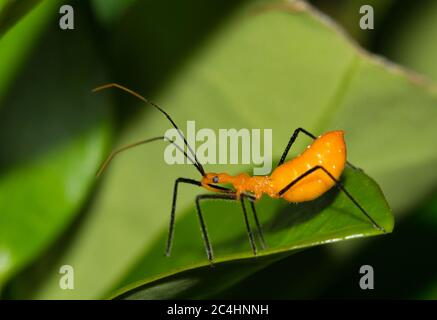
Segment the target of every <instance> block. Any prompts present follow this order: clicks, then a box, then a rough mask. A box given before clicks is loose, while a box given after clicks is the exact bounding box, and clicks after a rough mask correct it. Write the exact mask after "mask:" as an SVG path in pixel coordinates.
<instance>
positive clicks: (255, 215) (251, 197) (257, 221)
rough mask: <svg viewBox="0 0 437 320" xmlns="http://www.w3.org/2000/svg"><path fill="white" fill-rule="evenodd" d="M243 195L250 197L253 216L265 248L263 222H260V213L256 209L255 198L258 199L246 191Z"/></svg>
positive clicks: (262, 245)
mask: <svg viewBox="0 0 437 320" xmlns="http://www.w3.org/2000/svg"><path fill="white" fill-rule="evenodd" d="M243 196H244V197H247V199H249V202H250V206H251V207H252V213H253V218H254V220H255V224H256V228H257V230H258V235H259V238H260V241H261V247H262V248H263V249H265V248H266V247H267V246H266V242H265V241H264V234H263V231H262V228H261V224H260V223H259V220H258V215H257V213H256V209H255V200H256V199H255V197H253V196H252V195H250V194H246V193H243V194H242V197H243Z"/></svg>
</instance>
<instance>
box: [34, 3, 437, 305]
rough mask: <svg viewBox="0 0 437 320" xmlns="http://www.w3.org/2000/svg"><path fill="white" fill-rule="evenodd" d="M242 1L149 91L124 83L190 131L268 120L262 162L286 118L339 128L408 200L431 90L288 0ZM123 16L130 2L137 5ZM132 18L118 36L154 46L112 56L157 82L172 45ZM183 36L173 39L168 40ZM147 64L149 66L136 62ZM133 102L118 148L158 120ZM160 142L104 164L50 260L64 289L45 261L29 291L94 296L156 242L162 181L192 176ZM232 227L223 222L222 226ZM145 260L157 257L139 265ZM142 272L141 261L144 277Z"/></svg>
mask: <svg viewBox="0 0 437 320" xmlns="http://www.w3.org/2000/svg"><path fill="white" fill-rule="evenodd" d="M250 8H251V9H247V8H245V9H242V10H239V11H238V12H236V13H234V14H233V15H232V16H231V17H229V18H228V19H227V20H223V23H222V25H221V26H220V27H219V28H217V29H215V30H214V32H212V33H211V34H210V35H209V37H208V38H207V39H205V40H204V41H203V42H202V43H201V45H198V47H197V50H195V51H193V52H192V55H191V56H189V58H187V60H186V61H184V63H183V64H181V65H180V66H178V68H175V70H173V73H172V74H171V77H169V78H167V81H166V82H165V85H162V86H161V87H160V90H159V91H158V92H157V93H155V94H154V95H151V94H150V91H149V90H145V89H144V88H143V89H141V88H140V87H139V86H140V85H141V84H142V83H140V82H139V81H138V82H134V83H133V85H131V87H132V89H136V90H138V91H140V92H141V93H142V94H144V95H146V96H148V97H150V98H152V99H153V100H154V101H157V102H159V104H160V105H162V106H164V107H165V109H166V110H167V111H168V112H169V113H170V114H171V115H172V116H173V117H174V119H175V120H176V121H177V122H178V123H179V124H180V126H181V129H182V130H184V131H186V128H185V123H184V121H186V120H196V128H198V129H200V128H211V129H213V130H215V131H216V132H217V130H218V129H219V128H249V129H252V128H272V129H273V154H272V157H273V159H278V158H279V157H280V155H281V153H282V151H283V149H284V147H285V145H286V143H287V142H288V140H289V138H290V136H291V134H292V132H293V130H294V129H295V128H297V127H305V128H306V129H308V130H309V131H312V132H314V133H315V134H320V133H322V132H324V131H327V130H330V129H339V128H342V129H345V130H346V141H347V145H348V157H349V160H350V161H351V162H352V163H354V164H355V165H357V166H359V167H361V168H364V169H365V171H366V173H368V174H369V175H370V176H372V177H373V178H375V180H376V181H377V182H378V184H380V185H381V186H382V189H383V190H384V194H385V195H386V196H387V198H388V202H389V203H390V205H391V206H392V207H394V208H395V209H396V210H398V211H400V210H404V208H406V207H407V206H410V205H412V204H414V203H416V202H417V201H418V200H419V199H420V198H421V197H422V196H423V195H424V193H426V192H427V190H428V189H429V188H430V187H431V186H433V185H434V184H435V181H436V180H437V172H436V171H435V170H434V171H430V170H429V169H430V168H432V167H434V166H435V163H436V162H437V160H436V159H437V150H435V149H434V148H430V147H429V146H430V145H431V143H432V141H431V137H434V136H436V135H437V127H436V126H435V125H434V123H435V122H436V121H437V108H435V105H436V103H437V96H436V91H435V88H434V87H433V86H432V85H430V84H428V83H422V82H418V81H415V79H413V78H411V77H410V75H409V74H408V73H406V72H405V71H404V70H402V69H401V68H399V67H397V66H391V65H387V64H385V63H383V62H382V61H381V60H379V59H377V58H374V57H372V56H370V55H368V54H366V53H364V52H363V51H362V50H360V49H358V48H357V47H356V46H354V45H353V44H351V42H350V41H349V39H347V38H345V37H344V36H342V35H341V34H340V33H339V32H338V29H337V28H336V27H333V26H332V25H331V24H327V23H326V21H325V20H322V19H320V17H319V15H318V14H317V13H315V12H314V11H312V10H311V9H309V8H307V7H306V6H304V5H302V3H300V2H299V3H294V4H286V5H282V6H281V5H279V6H273V7H270V9H269V10H260V7H259V6H255V7H250ZM135 14H142V11H141V10H139V9H137V10H136V11H135ZM133 20H135V19H133ZM135 21H136V22H137V23H138V20H135ZM144 23H146V22H144ZM161 25H162V24H161ZM135 26H136V28H134V29H132V33H129V35H130V36H134V35H136V38H140V39H142V42H143V43H145V44H148V45H150V44H152V46H151V48H155V49H156V48H160V49H161V50H162V52H161V51H159V50H157V49H156V50H149V52H150V55H149V56H148V59H146V58H141V57H140V56H139V58H138V59H137V60H136V59H132V58H131V59H128V60H126V59H122V58H120V61H119V63H120V65H122V66H124V65H125V64H126V63H125V61H130V62H132V65H133V67H132V68H133V69H134V71H135V72H134V73H132V74H131V77H130V78H132V76H135V77H137V78H139V77H141V76H142V77H148V78H149V79H150V80H149V83H152V82H154V80H155V79H156V78H159V79H162V77H161V74H159V66H163V68H165V66H167V64H171V63H172V62H173V60H171V59H167V60H168V61H167V60H165V59H163V58H162V57H163V56H165V55H169V53H173V52H177V48H173V47H171V48H172V50H168V49H166V48H167V47H166V46H162V47H157V46H154V45H153V44H155V43H154V41H156V37H155V33H153V35H152V34H150V33H148V32H146V31H149V30H150V29H147V28H138V27H137V25H136V24H135ZM178 26H179V28H180V29H183V28H182V27H181V25H178ZM177 30H178V29H176V31H177ZM184 30H185V29H184ZM123 31H125V30H123ZM135 32H136V33H135ZM167 32H169V31H168V30H167ZM170 33H171V32H170ZM182 34H183V33H182ZM126 38H127V37H126V36H125V34H122V35H121V36H120V35H119V36H118V37H116V39H117V40H118V41H121V43H123V44H125V46H122V45H119V43H117V42H114V46H117V47H118V48H123V51H125V52H129V53H130V52H134V53H136V54H138V52H136V51H135V50H136V48H137V43H134V44H132V47H128V45H126V42H125V41H127V40H126ZM166 39H167V41H169V40H168V39H170V38H166ZM184 39H185V38H184V37H180V38H178V39H177V40H178V42H177V43H182V42H184ZM149 40H150V41H149ZM169 43H170V41H169ZM166 44H168V43H166ZM128 48H131V50H128ZM154 58H156V60H153V59H154ZM145 61H146V62H147V63H146V62H145ZM154 64H155V67H154V69H148V68H146V67H150V66H153V65H154ZM126 77H127V76H126ZM162 83H163V82H162ZM125 84H126V85H129V83H125ZM131 84H132V83H131ZM153 85H154V83H153V84H150V86H151V87H153ZM149 88H150V87H149ZM155 88H156V87H155ZM130 101H135V100H130ZM138 108H139V109H138V110H139V111H138V112H137V113H135V118H134V120H133V121H132V122H131V123H130V125H128V126H127V128H126V130H125V131H124V132H123V134H122V135H121V137H120V140H119V142H118V144H119V145H123V144H125V143H129V142H133V141H137V140H140V139H143V138H146V137H153V136H157V135H160V134H162V133H164V132H165V130H166V129H167V128H169V124H168V122H166V120H165V119H164V118H163V117H162V115H161V114H159V113H157V112H155V110H153V109H151V108H149V107H143V105H142V104H140V103H138ZM141 108H143V109H141ZM309 142H310V141H309V139H306V138H299V139H298V142H297V144H296V146H294V147H293V150H292V152H294V153H297V152H300V151H301V150H302V149H303V147H304V145H305V144H308V143H309ZM163 149H164V146H163V145H162V144H159V143H157V144H153V145H152V144H151V145H147V146H145V147H144V148H139V149H137V150H135V151H133V150H132V151H131V152H129V153H126V154H123V156H120V157H119V159H116V161H114V163H112V164H111V167H110V168H109V171H108V172H107V174H106V176H105V177H104V179H103V182H102V188H101V189H100V190H99V194H98V195H97V198H96V200H95V201H94V202H93V203H92V204H91V205H90V208H89V210H90V213H91V214H90V215H89V216H88V217H87V219H86V220H85V221H84V222H83V225H82V228H81V230H80V231H78V232H77V233H76V234H75V235H74V237H73V238H72V239H71V242H70V243H69V247H68V249H66V250H64V252H63V254H62V255H61V256H60V257H59V259H62V260H63V261H69V263H70V264H71V265H74V267H75V270H76V273H75V276H76V289H75V290H72V291H68V292H67V291H66V290H60V289H59V286H58V280H59V279H58V273H57V270H56V266H55V265H53V266H52V268H51V269H47V271H46V272H47V274H48V276H47V279H46V281H45V282H44V283H42V284H41V286H39V287H37V288H35V291H34V293H33V295H32V297H35V298H53V297H56V298H95V297H101V296H103V295H104V294H105V293H107V292H108V291H109V290H111V289H112V288H113V286H114V285H116V284H117V283H119V282H121V281H122V279H123V278H124V275H126V273H127V272H128V271H129V270H130V269H131V267H132V264H134V263H135V261H138V260H140V259H141V257H142V255H143V254H144V253H146V252H149V251H150V250H152V249H153V250H158V249H154V248H155V244H156V241H157V239H158V238H159V237H162V234H163V230H165V229H166V228H167V224H168V219H169V212H170V204H171V197H172V194H171V192H172V190H173V184H174V180H175V179H176V178H177V177H193V178H196V177H198V176H197V172H196V171H195V170H194V169H193V167H192V166H189V165H179V166H169V165H167V164H165V163H164V162H163V160H162V152H163ZM206 169H207V170H210V171H226V172H230V173H237V172H240V171H244V170H247V167H246V166H243V165H208V166H206ZM411 172H414V175H412V174H411ZM198 192H199V190H197V189H194V188H190V187H189V186H187V187H185V188H183V189H182V191H181V194H180V198H179V199H178V201H179V202H178V213H177V219H185V218H184V216H183V215H182V214H181V212H190V211H192V209H190V208H193V200H194V195H195V194H197V193H198ZM272 208H273V205H272ZM260 212H261V211H260ZM187 214H188V213H187ZM225 216H226V217H227V216H228V215H227V214H226V215H225V214H223V215H222V218H223V219H225ZM230 216H231V218H232V214H231V215H230ZM240 217H241V216H240ZM231 218H226V219H231ZM186 219H189V218H186ZM194 227H196V228H197V224H194ZM194 227H193V228H194ZM239 227H241V225H235V226H234V225H233V224H232V225H229V226H228V225H226V228H230V229H232V228H239ZM196 234H198V233H196ZM191 236H192V235H191V234H185V235H182V236H181V235H179V236H178V235H176V237H178V239H179V240H177V242H178V243H179V245H181V246H183V245H184V243H185V241H187V242H188V243H189V239H187V238H190V237H191ZM212 236H214V234H212ZM197 238H198V236H197ZM284 241H285V240H284ZM181 242H182V243H181ZM196 243H198V244H197V245H198V249H199V250H197V251H196V252H201V250H202V249H201V245H202V244H201V243H200V242H196ZM176 245H178V244H176ZM246 245H247V243H246ZM161 249H162V247H161ZM217 250H220V249H219V248H217ZM161 252H162V250H161ZM179 252H180V251H179ZM183 253H184V254H187V252H186V251H183ZM175 254H176V247H175ZM179 254H181V253H179ZM188 257H189V255H188ZM190 263H191V262H190ZM148 268H151V269H153V268H160V265H155V264H154V263H153V262H151V264H150V266H148ZM147 272H148V269H147V270H144V274H147Z"/></svg>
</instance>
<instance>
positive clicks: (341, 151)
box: [202, 131, 346, 202]
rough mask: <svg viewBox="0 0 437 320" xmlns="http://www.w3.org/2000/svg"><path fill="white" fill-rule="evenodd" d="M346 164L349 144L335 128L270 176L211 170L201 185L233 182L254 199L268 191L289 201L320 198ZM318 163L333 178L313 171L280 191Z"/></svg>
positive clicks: (332, 184)
mask: <svg viewBox="0 0 437 320" xmlns="http://www.w3.org/2000/svg"><path fill="white" fill-rule="evenodd" d="M345 164H346V146H345V143H344V138H343V131H332V132H328V133H325V134H324V135H322V136H320V137H318V138H317V139H316V140H315V141H314V142H313V143H312V144H311V145H309V146H308V148H307V149H306V150H305V152H304V153H303V154H301V155H299V156H297V157H296V158H294V159H292V160H290V161H287V162H285V163H282V164H280V165H279V166H277V168H276V169H275V170H274V171H273V173H272V174H271V175H270V176H255V177H250V176H249V175H247V174H244V173H243V174H239V175H237V176H230V175H228V174H226V173H220V174H216V173H208V174H206V175H205V176H204V177H203V179H202V186H203V187H204V188H206V189H208V190H211V191H215V190H214V188H211V187H209V184H212V183H226V184H231V185H233V186H234V189H235V193H236V196H237V198H238V199H239V198H240V195H241V194H242V193H244V192H250V193H251V194H253V195H254V197H255V199H256V200H258V199H259V198H261V196H262V194H267V195H268V196H270V197H272V198H283V199H285V200H287V201H289V202H303V201H309V200H313V199H315V198H318V197H319V196H321V195H322V194H323V193H325V192H326V191H328V190H329V189H331V188H332V187H333V186H334V185H335V180H338V179H339V178H340V176H341V174H342V172H343V169H344V167H345ZM317 166H320V167H323V168H327V169H328V170H329V172H330V173H331V175H332V176H333V177H334V179H335V180H334V179H332V178H331V177H330V176H329V175H327V174H326V173H325V172H324V171H323V170H319V171H316V172H313V173H312V174H310V175H308V176H306V177H304V178H302V179H301V180H300V181H298V182H296V183H295V185H294V186H293V188H288V189H287V190H286V191H284V192H282V193H281V190H284V188H286V187H287V185H288V184H289V183H290V182H291V181H294V180H296V179H297V178H299V177H300V176H301V175H302V174H304V173H305V172H307V171H308V170H310V169H313V168H315V167H317Z"/></svg>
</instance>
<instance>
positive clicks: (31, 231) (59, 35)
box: [0, 24, 111, 286]
mask: <svg viewBox="0 0 437 320" xmlns="http://www.w3.org/2000/svg"><path fill="white" fill-rule="evenodd" d="M82 25H83V27H84V24H82ZM73 51H74V54H72V52H73ZM42 77H43V80H42ZM60 79H62V80H60ZM104 79H105V77H104V70H103V68H102V66H101V65H100V63H99V61H98V59H97V57H96V55H95V52H94V48H93V44H92V42H91V39H90V38H89V36H87V35H86V33H85V32H84V31H78V32H72V33H66V32H64V31H62V30H60V29H57V28H56V29H52V31H51V32H50V33H49V34H46V35H44V37H43V40H42V42H41V44H40V45H39V46H38V49H37V50H36V53H35V54H34V55H33V56H32V58H31V59H30V61H29V63H28V64H26V66H25V69H24V71H23V73H21V74H20V76H19V78H18V79H17V82H16V83H15V84H14V86H13V90H12V91H11V92H10V93H9V95H8V97H7V99H5V101H4V103H3V108H2V111H1V112H0V144H1V145H2V152H1V153H2V155H1V158H0V159H1V160H0V286H2V285H3V284H4V283H5V282H6V281H7V280H8V279H9V278H10V277H11V276H13V275H15V274H17V272H19V271H21V270H22V269H23V267H24V266H26V265H27V264H28V263H29V262H30V261H32V260H33V259H35V258H36V257H37V256H39V255H40V254H41V253H42V252H43V251H44V250H46V249H47V248H48V245H49V244H51V243H52V242H53V241H54V239H56V237H58V236H59V235H60V234H61V233H62V231H64V230H65V228H66V227H67V226H68V225H69V223H70V222H71V221H72V218H73V217H74V216H75V215H76V214H78V213H79V212H80V209H81V208H82V206H83V204H84V201H85V199H86V197H87V195H88V193H89V191H90V189H91V186H92V185H93V184H94V182H95V172H96V170H97V168H98V166H99V164H100V162H101V160H102V158H103V155H104V153H105V152H106V150H107V145H108V141H109V138H110V131H111V121H110V120H111V119H110V109H109V101H108V100H107V99H105V98H104V97H100V98H99V99H96V97H95V96H92V95H91V91H90V88H91V87H92V86H95V85H96V84H98V83H101V82H102V81H104ZM58 268H59V266H58Z"/></svg>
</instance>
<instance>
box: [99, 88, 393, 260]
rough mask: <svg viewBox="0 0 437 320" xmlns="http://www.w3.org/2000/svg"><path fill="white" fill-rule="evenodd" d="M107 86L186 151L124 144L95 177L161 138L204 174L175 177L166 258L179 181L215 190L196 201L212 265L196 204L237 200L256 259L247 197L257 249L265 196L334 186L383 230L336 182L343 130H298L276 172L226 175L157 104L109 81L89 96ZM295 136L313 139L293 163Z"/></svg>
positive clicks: (310, 193)
mask: <svg viewBox="0 0 437 320" xmlns="http://www.w3.org/2000/svg"><path fill="white" fill-rule="evenodd" d="M108 88H118V89H121V90H123V91H125V92H127V93H129V94H131V95H133V96H135V97H137V98H139V99H140V100H142V101H143V102H145V103H146V104H149V105H151V106H153V107H155V108H156V109H157V110H159V111H160V112H161V113H162V114H164V115H165V117H166V118H167V119H168V120H169V121H170V123H171V124H172V126H173V127H174V128H175V129H176V130H177V131H178V133H179V135H180V137H181V138H182V140H183V141H184V145H185V146H186V147H187V151H185V150H184V148H182V147H181V146H179V145H177V144H176V143H175V142H174V141H172V140H170V139H167V138H166V137H165V136H161V137H155V138H151V139H147V140H142V141H138V142H136V143H132V144H129V145H126V146H123V147H121V148H119V149H117V150H115V151H113V152H112V153H111V154H110V155H109V157H108V158H107V159H106V161H105V162H104V163H103V164H102V166H101V168H100V169H99V171H98V172H97V176H99V175H100V174H101V173H102V172H103V170H104V169H105V168H106V166H107V165H108V164H109V162H110V161H111V160H112V159H113V158H114V156H116V155H117V154H118V153H120V152H122V151H124V150H126V149H129V148H133V147H136V146H138V145H142V144H145V143H148V142H152V141H157V140H163V141H167V142H169V143H172V144H173V145H174V146H175V147H176V148H177V149H178V150H179V151H181V152H182V153H183V154H184V156H185V157H186V158H187V159H188V160H189V161H190V162H191V163H192V164H193V165H194V167H195V168H196V169H197V171H199V173H200V174H201V175H202V178H201V180H200V181H198V180H194V179H190V178H178V179H176V182H175V185H174V189H173V202H172V207H171V215H170V224H169V230H168V238H167V244H166V250H165V254H166V255H167V256H169V255H170V250H171V245H172V242H173V234H174V224H175V211H176V199H177V192H178V186H179V184H180V183H186V184H191V185H195V186H199V187H203V188H205V189H207V190H209V191H213V192H215V193H207V194H201V195H198V196H197V197H196V209H197V215H198V219H199V223H200V227H201V231H202V236H203V240H204V244H205V249H206V253H207V256H208V260H209V261H210V262H212V261H213V259H214V256H213V250H212V246H211V242H210V240H209V237H208V232H207V230H206V225H205V221H204V219H203V215H202V210H201V208H200V202H201V201H202V200H207V199H222V200H232V201H240V203H241V206H242V209H243V216H244V221H245V225H246V229H247V230H246V231H247V234H248V236H249V241H250V245H251V248H252V251H253V254H254V255H256V254H257V248H256V245H255V241H254V237H253V233H252V229H251V226H250V224H249V220H248V216H247V211H246V205H245V201H244V200H245V199H247V200H248V201H249V203H250V205H251V209H252V213H253V216H254V221H255V224H256V227H257V230H258V234H259V238H260V243H261V246H262V247H263V248H265V241H264V236H263V232H262V229H261V225H260V223H259V220H258V216H257V213H256V210H255V202H256V201H257V200H258V199H260V198H261V196H262V195H263V194H266V195H267V196H269V197H272V198H282V199H284V200H286V201H288V202H293V203H297V202H304V201H311V200H313V199H316V198H318V197H320V196H321V195H322V194H324V193H325V192H327V191H328V190H330V189H331V188H332V187H334V186H336V187H337V188H338V189H339V190H340V191H342V192H344V193H345V195H346V196H347V197H348V198H349V199H350V200H351V201H352V202H353V203H354V205H355V206H357V207H358V209H359V210H360V211H361V212H362V213H363V214H364V215H365V216H366V217H367V219H368V220H369V221H370V222H371V223H372V225H373V226H374V227H375V228H377V229H379V230H381V231H383V232H385V230H384V228H382V227H381V226H379V225H378V224H377V223H376V221H375V220H374V219H373V218H372V217H371V216H370V215H369V214H368V213H367V212H366V210H364V208H363V207H362V206H361V205H360V204H359V203H358V202H357V201H356V200H355V198H354V197H353V196H352V195H351V194H350V193H349V192H348V191H347V190H346V189H345V187H344V186H343V185H342V184H341V183H340V181H339V178H340V176H341V174H342V173H343V170H344V167H345V166H346V164H348V165H351V164H350V163H348V162H347V161H346V145H345V141H344V132H343V131H340V130H337V131H331V132H327V133H325V134H323V135H321V136H319V137H316V136H315V135H313V134H311V133H310V132H308V131H306V130H305V129H302V128H298V129H296V130H295V131H294V132H293V134H292V136H291V138H290V140H289V142H288V144H287V146H286V148H285V150H284V152H283V154H282V156H281V159H280V161H279V163H278V164H277V166H276V168H275V169H274V170H273V172H272V174H271V175H270V176H253V177H252V176H249V175H248V174H246V173H241V174H238V175H236V176H231V175H229V174H227V173H206V172H205V170H204V169H203V166H202V164H201V163H200V162H199V161H198V159H197V157H196V154H195V152H194V151H193V149H192V148H191V147H190V145H189V144H188V142H187V140H186V139H185V136H184V135H183V134H182V132H181V131H180V130H179V128H178V126H177V125H176V123H175V122H174V121H173V119H172V118H171V117H170V115H169V114H168V113H167V112H166V111H164V110H163V109H162V108H161V107H159V106H158V105H157V104H155V103H153V102H151V101H149V100H147V99H146V98H144V97H143V96H141V95H140V94H138V93H136V92H134V91H132V90H130V89H128V88H126V87H124V86H122V85H119V84H117V83H109V84H106V85H103V86H100V87H97V88H95V89H93V92H97V91H100V90H103V89H108ZM299 133H303V134H305V135H307V136H309V137H311V138H312V139H314V141H313V143H312V144H311V145H309V146H308V147H307V149H306V150H305V151H304V152H303V153H302V154H300V155H299V156H297V157H295V158H293V159H292V160H289V161H287V162H285V158H286V157H287V154H288V151H289V150H290V148H291V146H292V145H293V143H294V141H295V140H296V138H297V136H298V135H299ZM188 152H189V153H188ZM351 166H352V165H351ZM352 167H353V166H352ZM221 184H230V185H232V186H233V189H231V188H228V187H224V186H222V185H221Z"/></svg>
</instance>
